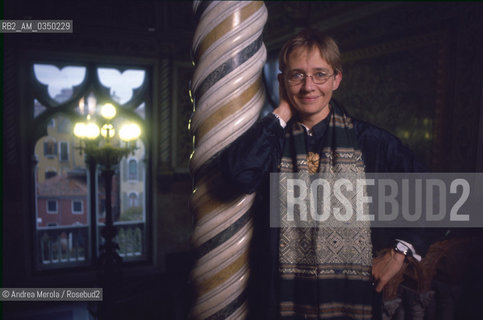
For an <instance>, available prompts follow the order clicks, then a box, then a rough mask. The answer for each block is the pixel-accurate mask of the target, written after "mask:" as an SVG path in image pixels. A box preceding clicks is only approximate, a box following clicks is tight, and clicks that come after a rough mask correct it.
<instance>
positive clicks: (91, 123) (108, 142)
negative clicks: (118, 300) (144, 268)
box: [73, 103, 141, 319]
mask: <svg viewBox="0 0 483 320" xmlns="http://www.w3.org/2000/svg"><path fill="white" fill-rule="evenodd" d="M99 113H100V117H99V116H97V117H91V115H88V116H87V119H86V121H83V122H78V123H76V124H75V125H74V130H73V131H74V135H75V136H76V137H78V138H79V139H80V142H81V144H80V146H79V147H78V149H79V150H80V152H81V154H82V153H85V154H86V162H88V163H93V164H94V165H93V166H91V168H94V170H95V164H99V165H100V169H101V173H102V177H103V178H104V185H105V196H106V199H105V209H106V219H105V226H104V228H103V229H102V231H101V234H102V236H103V238H104V240H105V241H104V244H103V245H102V246H100V248H99V249H100V255H99V263H100V265H101V266H102V270H101V276H102V279H101V281H103V282H104V283H105V286H104V298H105V299H104V300H105V302H106V304H105V305H102V309H101V310H100V317H101V318H104V319H105V318H106V312H107V310H109V307H110V303H109V302H110V301H111V298H112V293H113V288H114V286H115V285H116V281H117V280H118V278H119V276H120V264H121V263H122V258H121V257H120V256H119V254H118V252H117V249H119V246H118V244H117V243H115V242H114V240H113V239H114V237H115V236H116V234H117V230H116V228H115V227H114V220H113V217H112V204H111V193H112V177H113V176H114V173H115V170H114V168H115V167H116V166H117V165H118V164H119V162H120V161H121V159H122V158H123V157H125V156H127V155H128V154H130V153H133V154H134V152H135V150H136V149H137V147H136V144H135V143H133V142H134V141H135V140H136V139H138V138H139V137H140V135H141V128H140V127H139V125H137V124H136V123H132V122H131V123H124V124H122V125H121V127H120V128H119V130H116V128H115V125H114V122H115V121H114V118H115V116H116V114H117V110H116V108H115V107H114V106H113V105H112V104H110V103H108V104H105V105H104V106H102V107H101V109H100V112H99ZM116 131H118V132H119V134H118V136H119V139H116Z"/></svg>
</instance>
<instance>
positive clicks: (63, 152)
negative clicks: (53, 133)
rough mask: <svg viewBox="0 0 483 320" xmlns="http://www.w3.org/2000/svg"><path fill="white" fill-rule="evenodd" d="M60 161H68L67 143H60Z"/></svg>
mask: <svg viewBox="0 0 483 320" xmlns="http://www.w3.org/2000/svg"><path fill="white" fill-rule="evenodd" d="M59 160H60V161H68V160H69V143H68V142H65V141H61V142H60V158H59Z"/></svg>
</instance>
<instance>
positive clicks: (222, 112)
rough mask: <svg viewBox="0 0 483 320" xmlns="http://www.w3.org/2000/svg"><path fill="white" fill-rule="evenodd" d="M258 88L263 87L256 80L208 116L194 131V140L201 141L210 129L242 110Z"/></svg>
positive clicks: (259, 79) (258, 80)
mask: <svg viewBox="0 0 483 320" xmlns="http://www.w3.org/2000/svg"><path fill="white" fill-rule="evenodd" d="M260 86H263V83H262V79H261V78H258V79H257V80H256V81H255V82H254V83H253V84H252V85H251V86H250V87H248V88H247V89H246V90H245V91H243V92H242V93H241V94H239V95H238V96H236V97H234V98H233V99H232V100H230V101H228V102H227V103H226V104H224V105H223V106H221V107H220V108H219V109H218V110H217V111H216V112H215V113H213V114H212V115H211V116H209V117H208V118H207V119H206V120H205V121H203V123H202V124H201V125H200V127H199V128H198V129H197V130H196V138H197V139H199V140H201V139H203V136H204V135H206V134H207V133H208V132H209V131H210V130H211V129H213V128H214V127H215V126H216V125H217V124H219V123H220V122H221V121H223V120H225V119H226V118H228V117H229V116H230V115H232V114H234V113H235V112H237V111H238V110H240V109H242V108H243V107H244V106H245V104H246V103H248V101H250V100H251V99H252V98H253V97H254V96H255V94H256V93H257V91H258V90H259V88H260Z"/></svg>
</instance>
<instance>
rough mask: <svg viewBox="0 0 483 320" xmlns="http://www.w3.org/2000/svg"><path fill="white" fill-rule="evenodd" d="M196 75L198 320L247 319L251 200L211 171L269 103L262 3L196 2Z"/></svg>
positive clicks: (193, 203)
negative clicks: (263, 75) (215, 160)
mask: <svg viewBox="0 0 483 320" xmlns="http://www.w3.org/2000/svg"><path fill="white" fill-rule="evenodd" d="M193 7H194V13H195V16H196V17H197V19H198V25H197V28H196V31H195V35H194V39H193V57H194V61H195V65H196V69H195V72H194V75H193V79H192V84H191V90H192V96H193V98H194V104H195V112H194V114H193V116H192V119H191V124H190V127H191V130H192V133H193V135H194V137H195V144H194V151H193V154H192V157H191V162H190V169H191V172H192V176H193V178H194V183H195V188H194V191H193V196H192V198H191V203H190V205H191V210H192V212H193V215H194V218H195V223H196V225H195V229H194V232H193V235H192V244H193V246H194V247H195V249H196V254H197V260H196V264H195V268H194V270H193V272H192V276H191V277H192V280H193V283H194V285H195V288H196V301H195V305H194V308H193V310H192V317H193V318H195V319H243V318H246V315H247V303H246V300H247V296H246V284H247V280H248V276H249V267H248V247H249V243H250V239H251V236H252V230H253V226H252V218H251V216H250V213H249V209H250V207H251V205H252V203H253V200H254V195H253V194H252V195H239V194H238V195H236V194H233V193H232V192H230V191H229V190H230V188H229V186H227V185H226V183H225V182H224V181H223V179H222V178H221V177H220V175H219V173H218V172H217V169H216V168H215V167H214V166H213V165H212V163H211V162H210V159H212V158H213V156H215V155H216V154H217V153H218V152H220V151H221V150H222V149H223V148H225V147H226V146H227V145H229V144H230V143H231V142H233V141H234V140H235V139H236V138H238V137H239V136H240V135H241V134H243V133H244V132H245V131H246V130H247V129H248V128H249V127H250V126H251V125H252V124H253V123H254V122H255V121H256V120H257V118H258V115H259V113H260V110H261V108H262V106H263V103H264V100H265V93H264V88H263V83H262V79H261V71H262V69H263V65H264V63H265V60H266V49H265V46H264V45H263V42H262V31H263V26H264V24H265V22H266V19H267V10H266V7H265V5H264V4H263V2H262V1H209V2H208V1H195V2H194V6H193Z"/></svg>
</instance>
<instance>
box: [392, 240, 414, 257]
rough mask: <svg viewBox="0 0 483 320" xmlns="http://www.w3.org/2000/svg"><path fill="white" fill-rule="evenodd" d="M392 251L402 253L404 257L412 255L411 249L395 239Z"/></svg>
mask: <svg viewBox="0 0 483 320" xmlns="http://www.w3.org/2000/svg"><path fill="white" fill-rule="evenodd" d="M394 251H396V252H398V253H402V254H403V255H405V256H406V257H411V256H412V251H411V249H409V247H408V246H407V245H405V244H404V243H402V242H399V241H397V242H396V244H395V245H394Z"/></svg>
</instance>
